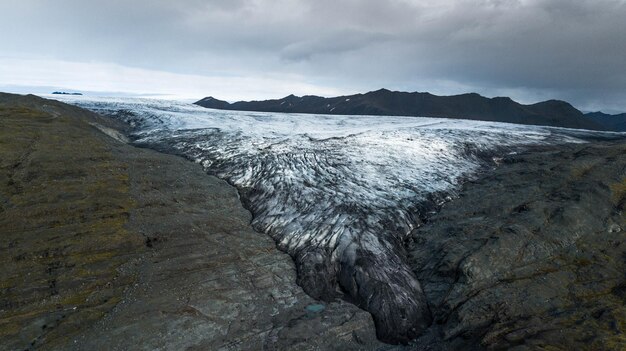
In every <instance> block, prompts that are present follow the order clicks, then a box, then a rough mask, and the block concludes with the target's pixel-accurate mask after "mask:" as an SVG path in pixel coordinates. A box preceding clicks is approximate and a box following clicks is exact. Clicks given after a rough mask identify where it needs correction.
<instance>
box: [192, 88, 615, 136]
mask: <svg viewBox="0 0 626 351" xmlns="http://www.w3.org/2000/svg"><path fill="white" fill-rule="evenodd" d="M195 104H197V105H200V106H203V107H207V108H213V109H220V110H240V111H258V112H286V113H315V114H336V115H385V116H419V117H440V118H460V119H470V120H482V121H495V122H508V123H518V124H532V125H546V126H554V127H566V128H579V129H592V130H609V131H626V114H621V115H608V114H604V113H602V112H594V113H588V114H584V113H583V112H581V111H579V110H578V109H576V108H575V107H573V106H572V105H571V104H569V103H567V102H565V101H560V100H548V101H543V102H539V103H536V104H530V105H524V104H520V103H518V102H515V101H513V100H512V99H511V98H508V97H494V98H487V97H484V96H481V95H479V94H476V93H469V94H461V95H453V96H438V95H433V94H430V93H421V92H412V93H409V92H400V91H390V90H387V89H380V90H376V91H371V92H368V93H365V94H355V95H346V96H338V97H330V98H325V97H320V96H314V95H306V96H301V97H300V96H295V95H289V96H286V97H284V98H282V99H273V100H263V101H238V102H234V103H229V102H227V101H224V100H219V99H216V98H214V97H211V96H209V97H206V98H204V99H201V100H199V101H197V102H195Z"/></svg>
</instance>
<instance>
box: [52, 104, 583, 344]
mask: <svg viewBox="0 0 626 351" xmlns="http://www.w3.org/2000/svg"><path fill="white" fill-rule="evenodd" d="M55 98H59V99H60V100H63V101H66V102H70V103H74V104H77V105H80V106H82V107H85V108H88V109H91V110H94V111H96V112H101V113H104V114H108V115H111V116H115V117H117V118H120V119H122V120H124V121H126V122H128V123H130V124H131V125H132V126H133V127H134V135H133V137H134V140H135V143H137V144H142V145H148V146H151V147H155V148H158V149H160V150H167V151H170V152H175V153H179V154H183V155H185V156H186V157H188V158H190V159H192V160H194V161H195V162H198V163H201V164H202V165H203V166H204V168H205V169H206V170H207V172H208V173H211V174H214V175H216V176H218V177H220V178H223V179H226V180H228V181H229V182H230V183H231V184H233V185H235V186H236V187H237V188H238V189H239V190H240V193H241V194H242V196H243V199H244V201H245V204H246V206H247V207H248V208H249V209H250V211H251V212H252V213H253V214H254V220H253V226H254V227H255V228H256V229H257V230H259V231H262V232H264V233H267V234H269V235H270V236H271V237H272V238H274V240H276V242H277V244H278V246H279V248H281V249H282V250H284V251H286V252H288V253H289V254H290V255H291V256H292V257H293V258H294V260H295V262H296V265H297V268H298V275H299V282H300V284H301V285H302V286H303V287H304V288H305V290H306V291H307V292H308V293H309V294H311V295H313V296H314V297H318V298H324V299H330V298H332V297H333V296H335V295H336V294H337V291H338V290H340V291H342V292H343V293H345V294H347V295H348V296H350V299H351V300H352V301H355V303H357V304H359V305H360V306H362V307H363V308H365V309H367V310H368V311H370V312H371V313H372V314H373V316H374V319H375V321H376V324H377V327H378V328H379V335H381V334H380V333H381V330H383V332H384V333H388V334H389V333H390V334H389V335H390V336H389V335H387V336H389V339H390V340H391V339H393V338H394V337H395V338H396V339H398V340H400V339H403V338H410V337H412V336H415V335H416V333H418V332H419V329H420V328H421V327H423V325H424V323H427V322H428V321H427V319H428V309H427V307H426V304H425V301H424V300H423V296H422V292H421V288H420V286H419V283H418V282H417V280H416V279H415V276H414V275H413V273H412V272H411V270H410V268H409V267H408V265H407V264H406V263H405V257H404V247H403V242H404V240H405V239H406V238H407V236H408V234H409V233H410V231H411V230H412V229H414V228H415V226H417V225H419V224H420V216H423V215H424V214H425V213H424V211H429V210H431V209H432V208H433V204H434V203H438V202H441V201H443V199H445V198H446V197H449V196H454V193H455V190H456V189H457V188H458V186H459V184H460V182H461V181H462V180H463V179H466V178H468V177H473V176H475V175H476V174H477V171H479V170H480V169H481V168H485V167H490V166H493V165H494V164H493V162H492V157H496V156H503V155H505V154H506V153H509V152H515V151H518V150H520V149H522V148H524V147H526V146H529V145H537V144H548V143H563V142H582V141H581V140H580V139H578V138H577V137H576V136H577V135H579V134H581V133H583V134H584V132H575V131H571V130H567V129H559V128H548V127H538V126H522V125H514V124H505V123H493V122H479V121H467V120H454V119H440V118H419V117H385V116H330V115H308V114H281V113H255V112H239V111H220V110H211V109H206V108H203V107H199V106H195V105H192V104H188V103H182V102H173V101H159V100H145V99H128V98H100V99H94V98H89V97H65V96H64V97H55ZM399 311H402V312H401V313H400V312H399ZM396 315H402V320H400V321H398V320H396V319H398V318H399V317H394V316H396ZM407 316H408V317H407ZM424 319H426V321H424ZM381 328H382V329H381ZM384 329H389V330H384ZM394 333H395V334H394ZM387 336H386V335H384V334H383V337H387Z"/></svg>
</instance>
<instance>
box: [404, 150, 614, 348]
mask: <svg viewBox="0 0 626 351" xmlns="http://www.w3.org/2000/svg"><path fill="white" fill-rule="evenodd" d="M503 162H504V163H505V164H504V165H502V166H501V167H500V168H499V169H497V170H496V171H494V173H493V174H491V175H488V176H487V177H485V178H483V179H481V180H478V181H475V182H472V183H469V184H466V186H465V187H464V190H463V192H462V193H461V194H460V198H459V199H456V200H454V201H452V202H451V203H448V204H446V205H445V206H444V208H443V209H442V211H441V212H440V213H439V214H437V215H435V216H434V217H433V218H431V223H429V224H428V225H425V226H423V227H421V228H419V229H418V230H416V231H414V233H413V238H414V245H413V247H412V249H411V250H410V257H411V261H412V263H411V264H412V266H413V267H414V269H415V273H416V275H417V277H418V279H419V281H420V283H421V284H422V287H423V289H424V291H425V294H426V296H427V298H428V302H429V304H430V307H431V310H432V312H433V316H434V322H435V325H436V328H440V329H439V331H440V333H439V334H438V335H439V336H438V338H440V342H439V344H440V345H448V346H450V347H452V345H454V348H464V347H469V346H471V345H473V346H482V347H487V348H490V349H515V350H530V349H552V348H554V349H565V350H582V349H588V350H622V349H625V348H626V307H625V302H626V300H625V297H626V294H625V293H624V291H625V288H624V287H626V275H625V273H624V272H626V235H624V232H623V231H621V230H620V228H624V226H625V225H626V216H625V215H624V206H625V203H626V144H624V143H621V144H620V143H616V144H599V145H578V146H573V145H570V146H563V147H559V148H557V149H548V150H544V151H541V150H535V152H533V153H528V154H524V155H519V156H513V157H508V158H505V159H504V160H503ZM419 342H420V341H419V340H418V343H419ZM424 342H425V340H424Z"/></svg>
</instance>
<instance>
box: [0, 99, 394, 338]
mask: <svg viewBox="0 0 626 351" xmlns="http://www.w3.org/2000/svg"><path fill="white" fill-rule="evenodd" d="M94 122H97V123H98V127H97V128H94V126H93V124H94ZM0 123H1V124H2V129H0V130H1V135H2V136H3V138H2V140H3V141H5V140H7V141H10V142H8V143H7V144H6V145H4V146H3V148H2V149H0V151H2V154H1V156H2V158H1V159H2V162H0V170H1V171H2V172H1V173H0V176H1V178H0V179H3V180H4V181H3V182H2V183H1V184H2V186H1V187H0V200H2V202H1V204H2V207H1V208H0V232H1V233H3V236H2V237H1V238H0V244H1V245H2V246H0V250H1V252H2V253H3V255H2V263H3V265H2V271H1V272H0V273H1V274H0V298H1V299H0V301H1V302H2V304H1V308H0V327H1V328H0V349H3V350H4V349H10V350H13V349H16V350H19V349H29V348H37V349H54V350H103V349H106V350H185V349H186V350H194V349H195V350H259V349H264V350H290V349H292V350H362V349H368V350H372V349H378V348H380V347H384V345H383V344H381V343H379V342H378V341H377V340H376V332H375V329H374V324H373V322H372V318H371V316H370V315H369V314H368V313H367V312H365V311H363V310H360V309H359V308H357V307H356V306H354V305H352V304H349V303H346V302H342V301H335V302H332V303H321V302H320V301H317V300H315V299H313V298H311V297H310V296H308V295H307V294H305V292H304V291H303V290H302V288H301V287H299V286H298V285H297V284H296V269H295V265H294V263H293V261H292V260H291V258H290V257H289V256H288V255H287V254H285V253H282V252H280V251H279V250H278V249H277V248H276V246H275V243H274V242H273V240H272V239H271V238H269V237H267V236H266V235H264V234H261V233H258V232H255V231H254V230H253V229H252V228H251V226H250V221H251V215H250V213H249V212H248V211H246V210H245V209H244V208H243V207H242V205H241V202H240V201H239V198H238V194H237V191H236V190H235V189H234V188H233V187H231V186H229V185H228V184H227V183H226V182H224V181H222V180H219V179H217V178H215V177H211V176H207V175H206V173H205V172H204V171H203V170H202V168H201V167H200V166H199V165H196V164H193V163H191V162H188V161H186V160H184V159H182V158H179V157H176V156H171V155H164V154H160V153H158V152H155V151H152V150H147V149H139V148H135V147H132V146H130V145H126V144H124V143H121V142H120V141H118V140H117V139H113V138H111V137H109V136H107V135H105V134H104V133H102V132H101V130H108V128H111V127H119V126H117V125H115V124H114V123H113V122H112V121H108V120H106V119H103V118H101V117H99V116H98V115H95V114H93V113H90V112H88V111H85V110H82V109H79V108H77V107H72V106H69V105H66V104H62V103H59V102H57V101H50V100H45V99H40V98H37V97H33V96H28V97H22V96H17V95H8V94H0ZM108 123H112V124H111V125H109V124H108ZM118 139H119V138H118ZM29 146H30V147H29ZM15 169H17V170H18V171H15ZM95 171H97V174H90V172H95ZM7 233H8V234H7ZM52 281H54V282H55V283H54V284H52V283H49V282H52Z"/></svg>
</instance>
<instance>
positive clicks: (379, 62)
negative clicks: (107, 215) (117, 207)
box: [0, 0, 626, 110]
mask: <svg viewBox="0 0 626 351" xmlns="http://www.w3.org/2000/svg"><path fill="white" fill-rule="evenodd" d="M624 18H626V1H622V0H593V1H592V0H576V1H572V0H478V1H469V0H457V1H453V0H439V1H435V0H426V1H409V0H390V1H374V0H362V1H357V0H344V1H337V0H334V1H331V0H317V1H313V0H311V1H290V0H229V1H228V0H221V1H200V0H187V1H155V0H139V1H119V0H109V1H78V0H74V1H71V0H57V1H54V2H51V1H44V0H41V1H36V0H20V1H12V0H7V1H3V2H2V3H0V32H2V33H3V35H2V37H1V38H0V47H2V48H3V49H2V53H1V54H0V55H2V54H4V55H23V56H28V57H46V58H54V59H63V60H74V61H81V62H89V61H99V62H110V63H116V64H120V65H125V66H130V67H139V68H148V69H154V70H163V71H168V72H175V73H185V74H197V75H225V76H239V77H241V76H256V75H258V76H268V75H269V76H273V77H280V76H284V77H297V79H301V80H305V81H306V83H308V84H320V85H325V86H333V87H336V88H337V89H339V90H342V91H346V92H357V91H364V90H369V89H377V88H379V87H383V86H384V87H388V88H391V89H403V90H430V91H434V92H437V93H459V92H463V91H467V90H474V91H478V92H480V93H483V94H486V95H499V94H504V93H508V94H513V97H514V98H518V99H522V100H525V101H532V100H535V99H540V98H552V97H553V98H561V99H566V100H569V101H571V102H573V103H574V104H576V105H577V106H578V107H580V108H585V109H596V108H600V107H604V108H607V109H622V110H626V99H625V98H624V96H626V21H625V20H624ZM0 79H1V77H0ZM294 79H295V78H294ZM0 83H1V82H0ZM268 89H272V87H268ZM209 93H211V94H215V95H219V92H207V94H209Z"/></svg>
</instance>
